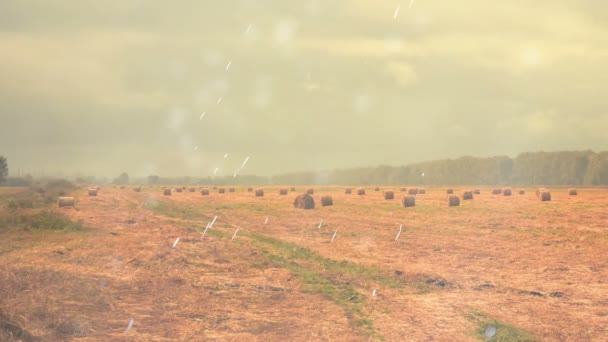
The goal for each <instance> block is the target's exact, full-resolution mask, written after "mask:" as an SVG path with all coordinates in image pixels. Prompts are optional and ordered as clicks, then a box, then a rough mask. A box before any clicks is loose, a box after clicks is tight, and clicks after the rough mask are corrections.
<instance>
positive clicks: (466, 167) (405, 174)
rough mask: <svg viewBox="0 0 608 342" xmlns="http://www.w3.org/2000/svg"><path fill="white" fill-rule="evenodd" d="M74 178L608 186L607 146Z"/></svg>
mask: <svg viewBox="0 0 608 342" xmlns="http://www.w3.org/2000/svg"><path fill="white" fill-rule="evenodd" d="M74 180H75V181H76V182H78V183H85V184H86V183H89V184H91V183H99V184H106V183H109V184H149V185H195V184H196V185H227V184H231V185H272V184H275V185H372V184H374V185H376V184H378V185H407V184H413V185H542V186H552V185H553V186H560V185H563V186H567V185H579V186H608V151H604V152H599V153H596V152H593V151H564V152H528V153H522V154H520V155H518V156H517V157H516V158H509V157H507V156H497V157H489V158H478V157H461V158H458V159H446V160H435V161H430V162H424V163H417V164H410V165H406V166H385V165H382V166H377V167H361V168H350V169H339V170H329V171H317V172H297V173H289V174H282V175H277V176H274V177H261V176H255V175H242V176H241V175H239V176H237V177H233V176H224V177H211V176H205V177H188V176H187V177H162V176H158V175H150V176H147V177H144V178H129V176H128V174H127V173H126V172H124V173H122V174H120V175H119V176H118V177H116V178H96V177H94V176H89V177H78V178H76V179H74ZM32 182H33V179H32V177H31V176H29V175H26V176H25V177H17V178H14V177H13V178H8V179H7V180H6V182H5V183H4V184H3V185H4V186H28V185H31V183H32Z"/></svg>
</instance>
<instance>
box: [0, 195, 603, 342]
mask: <svg viewBox="0 0 608 342" xmlns="http://www.w3.org/2000/svg"><path fill="white" fill-rule="evenodd" d="M304 189H305V188H304V187H298V189H297V190H298V192H290V193H289V194H288V195H287V196H280V195H279V193H278V188H271V187H267V188H265V195H264V197H255V195H254V193H249V192H247V190H246V188H240V187H239V188H236V192H235V193H229V192H228V191H226V193H225V194H218V193H217V191H214V190H211V194H210V195H209V196H201V194H200V192H194V193H191V192H187V190H186V192H183V193H176V192H174V193H173V194H172V196H163V195H162V190H161V188H160V187H144V189H143V192H141V193H136V192H133V191H132V189H130V188H129V187H127V188H126V189H118V188H113V187H104V188H102V189H101V190H100V191H99V195H98V196H97V197H89V196H87V193H86V190H78V191H77V192H75V193H74V194H73V195H74V196H75V197H76V207H75V208H63V209H54V210H59V211H61V212H62V213H65V214H66V215H67V216H69V217H70V218H71V219H73V220H75V221H77V220H81V221H82V222H83V224H84V225H85V226H87V227H88V229H87V230H85V231H76V232H48V231H46V232H45V231H13V232H10V233H7V232H4V233H0V291H1V292H2V293H0V296H1V297H2V299H0V304H1V306H0V308H2V310H4V311H5V313H7V314H9V315H10V317H11V318H12V319H13V320H14V321H16V322H19V324H20V326H21V327H23V328H24V329H26V330H27V331H28V333H29V334H31V335H33V336H37V337H38V338H36V337H32V339H33V340H37V339H38V340H42V341H47V340H48V341H56V340H74V341H110V340H112V341H220V340H221V341H367V340H386V341H474V340H478V339H480V338H481V337H480V333H479V329H482V327H483V324H484V322H488V321H492V322H494V321H496V322H499V323H500V324H503V325H505V326H508V327H510V328H512V329H516V330H518V331H521V332H522V333H525V334H527V335H528V337H529V338H530V339H537V340H543V341H605V340H608V284H607V282H608V267H607V262H608V248H607V247H608V191H607V190H606V189H583V190H579V193H578V196H568V194H567V191H566V190H565V189H550V191H551V193H552V197H553V200H552V201H551V202H540V201H538V200H537V199H536V197H535V195H534V191H533V190H532V189H527V192H526V194H525V195H519V194H517V192H516V191H514V193H513V196H510V197H505V196H502V195H491V194H490V189H487V188H484V189H481V191H482V193H481V195H475V198H474V199H473V200H472V201H461V206H460V207H448V206H447V202H446V195H445V189H444V188H429V189H427V194H423V195H418V196H417V198H416V202H417V203H416V207H413V208H403V207H402V206H401V203H400V200H401V198H402V197H403V194H404V193H402V192H399V191H398V189H396V193H395V198H396V199H395V200H384V198H383V196H382V192H381V191H373V188H368V189H367V195H365V196H358V195H356V194H352V195H346V194H344V192H343V189H342V188H338V187H334V188H317V189H316V190H317V191H316V192H315V194H314V198H315V202H316V204H317V207H316V208H315V209H314V210H298V209H295V208H294V207H293V204H292V203H293V200H294V198H295V196H296V194H298V193H301V192H303V190H304ZM455 190H456V189H455ZM460 190H462V189H458V190H456V191H455V193H457V194H458V193H459V192H460ZM3 195H5V194H3ZM323 195H331V196H332V197H333V200H334V205H333V206H331V207H321V206H320V198H321V196H323ZM216 215H217V216H218V218H217V222H216V223H215V224H214V226H213V227H212V228H211V229H209V231H208V232H207V234H206V235H205V237H204V239H201V235H202V232H203V230H204V229H205V226H206V225H207V223H208V222H209V221H211V220H212V219H213V217H214V216H216ZM267 217H268V223H267V224H264V222H265V220H266V218H267ZM129 220H133V221H131V222H129ZM321 220H323V222H324V223H323V225H322V227H321V228H319V223H320V221H321ZM400 225H403V232H402V233H401V235H400V237H399V239H398V240H397V241H395V236H396V234H397V232H398V230H399V226H400ZM237 228H238V229H239V231H238V233H237V234H236V237H235V238H234V240H232V237H233V235H234V233H235V231H236V229H237ZM334 233H336V238H335V241H334V242H333V243H332V242H331V239H332V236H333V235H334ZM177 238H179V241H178V243H177V245H176V246H175V248H172V246H173V244H174V243H175V241H176V239H177ZM374 289H375V290H376V295H375V296H372V293H373V291H374ZM9 311H10V312H9ZM132 318H133V320H134V321H133V326H132V328H131V329H130V330H129V331H126V330H127V325H128V324H129V322H130V320H131V319H132ZM1 322H2V320H1V319H0V323H1ZM497 324H498V323H497ZM5 325H6V324H5ZM1 326H2V324H0V327H1ZM9 328H10V327H9ZM9 328H7V327H6V326H5V327H4V329H9ZM501 329H502V328H501V327H500V326H499V329H498V330H499V331H500V330H501ZM24 340H27V339H24Z"/></svg>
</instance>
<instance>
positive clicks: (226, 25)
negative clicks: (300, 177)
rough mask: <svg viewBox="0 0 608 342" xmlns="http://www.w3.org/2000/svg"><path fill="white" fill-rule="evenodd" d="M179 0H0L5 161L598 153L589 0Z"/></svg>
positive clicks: (602, 36) (599, 37) (601, 145)
mask: <svg viewBox="0 0 608 342" xmlns="http://www.w3.org/2000/svg"><path fill="white" fill-rule="evenodd" d="M181 4H182V5H181V6H175V5H171V6H169V5H165V3H164V2H161V1H145V2H144V1H123V2H120V3H114V4H106V3H101V2H94V1H90V0H86V1H78V2H76V1H68V0H57V1H53V2H43V1H34V0H29V1H28V0H26V1H19V2H8V1H7V2H3V3H0V72H1V73H2V75H3V76H4V77H2V79H0V118H1V119H2V125H0V155H4V156H6V157H7V159H8V162H9V168H10V170H11V175H13V176H14V175H15V172H16V170H17V169H20V170H21V172H22V174H23V173H26V172H29V173H32V174H39V173H40V172H41V171H43V172H44V173H45V174H47V175H57V174H64V175H67V176H74V175H83V176H88V175H99V176H105V177H115V176H117V175H118V174H120V173H121V172H123V171H125V172H128V173H129V175H130V176H131V177H145V176H147V175H150V174H158V175H162V176H168V177H170V176H188V175H189V176H193V177H206V176H211V175H213V173H214V171H215V169H216V168H218V171H217V175H221V176H225V175H232V174H234V172H236V170H238V169H240V167H241V166H242V165H243V162H244V161H245V159H246V158H247V157H250V158H249V160H248V161H247V163H246V165H245V166H244V167H243V168H242V169H241V170H240V171H239V173H240V174H247V175H251V174H255V175H259V176H272V175H276V174H282V173H289V172H298V171H317V170H330V169H341V168H351V167H366V166H377V165H381V164H384V165H392V166H400V165H405V164H410V163H416V162H423V161H429V160H437V159H445V158H458V157H461V156H469V155H472V156H477V157H489V156H497V155H507V156H510V157H515V156H517V155H518V154H519V153H522V152H532V151H540V150H543V151H562V150H587V149H591V150H595V151H602V150H608V139H605V130H606V127H608V110H607V109H608V105H607V104H606V103H605V101H604V99H605V98H606V97H607V96H606V95H608V89H606V87H605V84H606V81H607V80H608V3H606V2H602V1H598V0H583V1H577V2H576V3H571V2H567V1H562V0H560V1H547V0H541V1H537V2H535V3H533V4H530V3H527V2H524V1H511V2H485V1H481V0H468V1H459V2H453V3H444V2H441V3H439V2H433V1H424V0H417V1H414V2H413V3H412V6H411V7H410V6H409V4H410V1H400V2H399V1H374V2H372V1H364V0H340V1H333V2H331V3H325V2H323V1H320V0H318V1H316V0H315V1H301V2H294V3H287V2H282V1H278V0H268V1H259V2H253V1H249V0H240V1H237V0H235V1H228V2H221V3H219V2H210V1H193V0H189V1H184V2H181ZM398 6H399V10H398V11H397V7H398ZM203 113H205V115H204V116H203V117H202V119H201V115H202V114H203ZM226 154H228V155H227V157H226V158H224V156H225V155H226Z"/></svg>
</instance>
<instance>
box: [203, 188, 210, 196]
mask: <svg viewBox="0 0 608 342" xmlns="http://www.w3.org/2000/svg"><path fill="white" fill-rule="evenodd" d="M201 195H203V196H209V189H202V190H201Z"/></svg>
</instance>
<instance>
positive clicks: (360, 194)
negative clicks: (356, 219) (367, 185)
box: [357, 188, 365, 196]
mask: <svg viewBox="0 0 608 342" xmlns="http://www.w3.org/2000/svg"><path fill="white" fill-rule="evenodd" d="M357 195H359V196H364V195H365V189H363V188H359V189H357Z"/></svg>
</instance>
